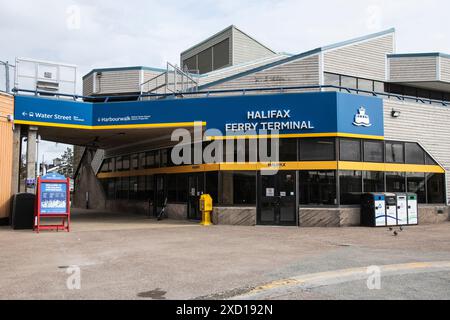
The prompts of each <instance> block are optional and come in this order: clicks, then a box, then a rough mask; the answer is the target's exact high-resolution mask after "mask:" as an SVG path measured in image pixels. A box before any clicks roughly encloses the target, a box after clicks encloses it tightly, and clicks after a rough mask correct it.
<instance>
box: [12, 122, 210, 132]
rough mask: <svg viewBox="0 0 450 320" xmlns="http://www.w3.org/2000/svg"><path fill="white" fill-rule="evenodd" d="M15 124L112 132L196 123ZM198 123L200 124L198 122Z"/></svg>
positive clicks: (176, 126)
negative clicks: (115, 130)
mask: <svg viewBox="0 0 450 320" xmlns="http://www.w3.org/2000/svg"><path fill="white" fill-rule="evenodd" d="M14 123H16V124H26V125H33V126H41V127H56V128H68V129H82V130H114V129H158V128H178V127H194V126H195V125H196V124H197V122H173V123H171V122H169V123H148V124H124V125H108V126H87V125H80V124H61V123H53V122H39V121H25V120H16V121H14ZM198 123H200V122H198ZM201 124H202V126H206V122H201Z"/></svg>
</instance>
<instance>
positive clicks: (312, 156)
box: [300, 138, 336, 161]
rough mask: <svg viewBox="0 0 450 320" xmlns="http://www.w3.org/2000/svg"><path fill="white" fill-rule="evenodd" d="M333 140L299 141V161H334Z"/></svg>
mask: <svg viewBox="0 0 450 320" xmlns="http://www.w3.org/2000/svg"><path fill="white" fill-rule="evenodd" d="M334 145H335V139H334V138H321V139H318V138H317V139H316V138H314V139H300V161H326V160H335V159H336V152H335V147H334Z"/></svg>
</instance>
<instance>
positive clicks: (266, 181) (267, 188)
mask: <svg viewBox="0 0 450 320" xmlns="http://www.w3.org/2000/svg"><path fill="white" fill-rule="evenodd" d="M259 182H260V183H259V185H260V197H259V205H258V224H261V225H283V226H295V225H297V205H296V201H297V200H296V199H297V197H296V173H295V171H280V172H278V173H277V174H276V175H270V176H264V175H260V178H259Z"/></svg>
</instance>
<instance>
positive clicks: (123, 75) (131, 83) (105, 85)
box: [94, 70, 141, 94]
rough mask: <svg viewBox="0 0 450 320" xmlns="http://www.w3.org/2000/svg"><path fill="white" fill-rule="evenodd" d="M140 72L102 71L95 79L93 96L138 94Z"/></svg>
mask: <svg viewBox="0 0 450 320" xmlns="http://www.w3.org/2000/svg"><path fill="white" fill-rule="evenodd" d="M140 73H141V70H124V71H103V72H102V76H101V77H97V79H96V81H97V83H96V89H97V90H96V92H94V94H115V93H132V92H140Z"/></svg>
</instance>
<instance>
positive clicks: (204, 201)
mask: <svg viewBox="0 0 450 320" xmlns="http://www.w3.org/2000/svg"><path fill="white" fill-rule="evenodd" d="M212 209H213V200H212V198H211V196H210V195H209V194H203V195H201V197H200V211H201V212H202V221H201V222H200V224H201V225H202V226H205V227H206V226H211V225H212V222H211V212H212Z"/></svg>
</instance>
